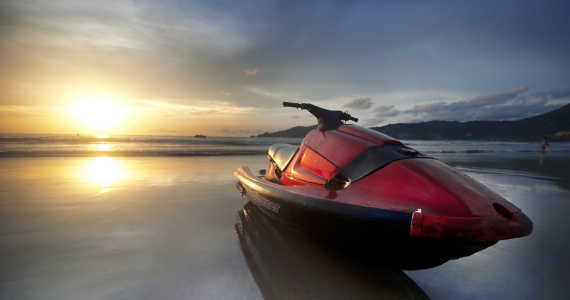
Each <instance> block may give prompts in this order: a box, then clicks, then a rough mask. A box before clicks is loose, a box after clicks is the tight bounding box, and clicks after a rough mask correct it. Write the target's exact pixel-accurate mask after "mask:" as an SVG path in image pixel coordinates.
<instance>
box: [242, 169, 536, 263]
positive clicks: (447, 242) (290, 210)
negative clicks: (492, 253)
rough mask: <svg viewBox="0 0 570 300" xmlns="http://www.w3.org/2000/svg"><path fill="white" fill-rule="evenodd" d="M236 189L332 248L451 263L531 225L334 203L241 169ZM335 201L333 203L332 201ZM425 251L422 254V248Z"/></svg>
mask: <svg viewBox="0 0 570 300" xmlns="http://www.w3.org/2000/svg"><path fill="white" fill-rule="evenodd" d="M234 175H235V176H236V177H237V179H238V183H237V188H238V190H239V191H240V192H241V194H242V195H246V197H248V198H249V200H251V202H252V203H254V204H255V205H256V206H257V207H258V208H259V209H260V210H261V211H263V212H264V213H265V214H267V215H268V216H269V217H271V218H274V219H276V220H278V221H280V222H282V223H284V224H285V225H287V226H290V227H292V228H295V229H298V230H300V231H302V232H304V233H306V234H307V235H308V236H310V237H311V238H314V239H316V240H319V241H323V242H329V243H333V244H337V245H338V244H344V245H348V244H350V245H360V246H365V247H366V246H382V247H384V248H385V247H390V248H392V249H394V250H395V251H400V250H403V249H405V250H406V251H412V252H414V251H416V253H417V252H422V254H423V255H427V256H433V255H438V256H441V257H445V258H448V259H452V258H460V257H464V256H468V255H471V254H473V253H475V252H478V251H480V250H483V249H485V248H487V247H489V246H492V245H494V244H496V243H497V241H499V240H504V239H511V238H516V237H521V236H526V235H528V234H530V233H531V232H532V227H533V226H532V222H531V221H530V219H528V217H526V215H524V214H523V213H518V212H515V213H509V212H508V211H507V212H504V214H503V215H495V216H489V217H449V216H437V215H430V214H425V213H421V212H418V211H416V212H412V211H398V210H390V209H382V208H374V207H367V206H361V205H354V204H347V203H341V202H336V201H334V195H333V196H332V197H331V194H334V193H335V191H328V190H326V189H319V188H310V187H309V188H308V187H303V188H300V187H294V186H285V185H279V184H275V183H272V182H268V181H266V180H265V179H263V178H260V177H256V176H255V175H253V174H252V173H251V171H250V170H249V168H247V167H240V168H238V169H237V170H236V171H235V172H234ZM331 198H332V199H331ZM418 247H421V248H418Z"/></svg>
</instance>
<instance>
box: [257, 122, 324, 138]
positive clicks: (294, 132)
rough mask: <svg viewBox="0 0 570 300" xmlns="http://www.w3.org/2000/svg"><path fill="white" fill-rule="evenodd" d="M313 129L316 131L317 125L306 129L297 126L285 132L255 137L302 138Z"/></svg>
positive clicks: (267, 133)
mask: <svg viewBox="0 0 570 300" xmlns="http://www.w3.org/2000/svg"><path fill="white" fill-rule="evenodd" d="M315 122H316V120H315ZM313 129H317V125H313V126H307V127H303V126H297V127H293V128H289V129H287V130H283V131H277V132H273V133H269V132H266V133H262V134H260V135H258V136H257V137H281V138H303V137H305V136H306V135H307V133H309V131H311V130H313Z"/></svg>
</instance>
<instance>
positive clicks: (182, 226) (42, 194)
mask: <svg viewBox="0 0 570 300" xmlns="http://www.w3.org/2000/svg"><path fill="white" fill-rule="evenodd" d="M438 158H440V159H441V160H442V161H444V162H446V163H449V164H450V165H452V166H454V167H456V168H458V169H460V170H461V171H463V172H465V173H467V174H468V175H469V176H472V177H473V178H475V179H476V180H478V181H480V182H481V183H483V184H485V185H487V186H488V187H489V188H491V189H493V190H494V191H496V192H498V193H499V194H500V195H502V196H503V197H505V198H506V199H507V200H509V201H511V202H512V203H513V204H515V205H516V206H518V207H519V208H521V209H522V210H523V211H524V212H525V213H526V214H527V215H528V216H529V217H530V218H531V220H532V221H533V222H534V232H533V234H532V235H531V236H529V237H525V238H522V239H515V240H509V241H502V242H499V243H498V244H497V245H495V246H493V247H491V248H489V249H486V250H483V251H481V252H479V253H477V254H475V255H473V256H471V257H467V258H462V259H460V260H455V261H450V262H447V263H445V264H444V265H442V266H439V267H435V268H431V269H426V270H420V271H401V270H393V269H388V268H383V267H381V266H371V265H368V264H366V262H359V261H357V260H355V259H354V258H351V257H346V256H343V255H340V254H338V253H336V252H334V251H331V250H330V249H328V248H326V247H323V246H321V245H319V244H317V243H315V242H313V241H312V240H310V239H308V238H306V237H305V236H303V235H301V234H299V233H298V232H295V231H291V230H288V229H287V228H283V227H280V226H279V224H274V223H272V222H271V221H270V220H266V218H264V217H263V215H258V214H256V211H255V208H249V209H248V207H249V206H248V207H246V209H245V210H242V209H243V208H244V206H245V205H247V199H246V198H245V197H240V195H239V193H238V192H237V190H236V189H235V182H236V180H235V177H234V176H233V171H234V170H235V169H236V168H237V167H238V166H240V165H247V166H249V167H250V169H251V170H259V169H265V168H266V166H267V159H266V157H265V156H235V157H183V158H176V157H166V158H2V159H0V169H1V170H2V171H1V172H0V245H1V247H0V299H39V298H42V299H103V298H104V299H262V298H266V299H279V298H281V299H293V298H294V299H318V298H322V299H347V298H351V297H352V298H354V299H367V298H370V299H372V298H375V299H378V298H391V299H394V298H396V299H397V298H400V299H410V298H412V299H413V298H419V299H422V298H426V297H429V298H432V299H473V298H479V299H481V298H503V299H524V298H539V297H540V298H545V299H565V298H567V295H568V292H570V287H569V286H568V285H567V283H568V282H570V276H569V275H568V273H567V272H566V270H568V268H569V267H570V259H569V257H570V256H569V255H567V251H568V250H570V242H569V239H568V238H567V235H568V232H570V231H569V229H570V228H569V227H570V222H568V221H567V215H568V213H569V212H570V189H569V187H570V184H569V183H570V175H569V172H568V171H566V170H567V169H568V168H569V167H570V159H569V158H568V157H567V156H563V155H549V153H546V155H544V156H543V157H542V167H540V157H539V155H538V154H521V155H511V154H507V155H505V154H465V155H461V154H450V155H442V156H439V157H438ZM238 211H241V214H238Z"/></svg>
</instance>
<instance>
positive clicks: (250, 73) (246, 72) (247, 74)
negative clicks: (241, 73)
mask: <svg viewBox="0 0 570 300" xmlns="http://www.w3.org/2000/svg"><path fill="white" fill-rule="evenodd" d="M257 70H259V68H255V69H247V70H245V75H246V76H253V75H255V74H257Z"/></svg>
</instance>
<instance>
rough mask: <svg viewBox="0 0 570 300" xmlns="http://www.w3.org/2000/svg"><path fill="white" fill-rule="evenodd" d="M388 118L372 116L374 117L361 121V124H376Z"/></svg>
mask: <svg viewBox="0 0 570 300" xmlns="http://www.w3.org/2000/svg"><path fill="white" fill-rule="evenodd" d="M387 120H388V119H386V118H374V119H367V120H364V122H362V126H367V127H368V126H377V125H379V124H380V123H384V122H386V121H387Z"/></svg>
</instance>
